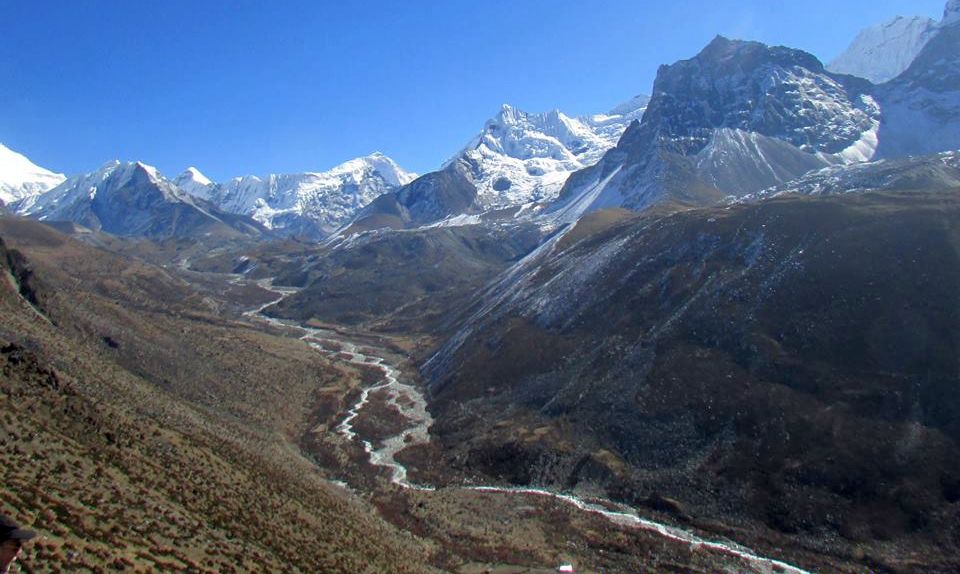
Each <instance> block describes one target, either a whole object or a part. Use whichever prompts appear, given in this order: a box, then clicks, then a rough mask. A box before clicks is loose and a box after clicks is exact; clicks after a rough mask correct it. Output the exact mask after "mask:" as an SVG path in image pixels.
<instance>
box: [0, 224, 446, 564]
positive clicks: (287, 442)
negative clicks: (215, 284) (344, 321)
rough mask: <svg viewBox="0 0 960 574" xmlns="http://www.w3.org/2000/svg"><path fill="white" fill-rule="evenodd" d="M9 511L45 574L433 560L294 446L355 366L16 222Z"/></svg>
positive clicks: (7, 297)
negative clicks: (327, 394) (317, 404)
mask: <svg viewBox="0 0 960 574" xmlns="http://www.w3.org/2000/svg"><path fill="white" fill-rule="evenodd" d="M0 237H2V238H3V239H4V242H5V243H6V245H5V246H4V247H2V248H0V265H2V267H3V272H2V275H0V318H2V319H0V383H2V385H0V413H2V415H0V428H2V431H0V436H2V437H3V438H2V439H0V441H2V448H0V457H2V458H0V480H2V482H3V484H4V488H3V489H2V491H0V511H2V512H4V513H7V514H10V515H13V516H15V517H16V518H17V519H19V520H20V521H21V522H23V523H25V524H28V525H31V527H33V528H35V529H37V530H38V531H39V532H40V533H41V534H42V538H40V539H39V540H38V541H37V542H36V543H35V544H34V546H33V548H32V550H31V552H30V553H28V555H27V556H26V557H25V558H24V563H23V570H24V571H28V572H84V571H89V572H105V571H113V570H120V571H124V570H126V571H138V572H162V571H168V572H254V571H271V572H273V571H275V572H310V573H313V572H384V571H388V570H389V571H404V572H423V571H428V570H430V568H429V567H428V566H426V560H427V558H428V552H427V550H426V548H425V546H424V545H423V543H421V542H419V541H417V540H416V539H414V538H413V537H410V536H407V535H405V534H402V533H400V532H399V531H398V530H396V529H395V528H393V527H391V526H390V525H388V524H387V523H385V522H383V521H382V520H381V519H380V518H379V517H378V516H377V515H376V514H375V512H374V511H373V510H372V509H371V508H369V507H367V506H366V505H364V504H362V503H360V502H358V500H357V499H356V498H354V497H350V496H347V495H346V493H345V492H344V491H342V490H340V489H339V488H338V487H335V486H331V485H330V484H329V483H328V482H326V481H325V480H323V476H322V474H321V471H320V470H319V469H318V468H317V467H316V466H314V465H313V464H312V463H311V462H310V461H308V460H306V459H304V458H303V456H302V455H301V454H300V453H299V450H298V449H297V448H295V446H293V445H294V444H296V441H297V440H299V437H300V434H301V433H302V432H303V428H304V425H305V424H306V421H307V416H308V415H309V413H310V410H311V408H312V404H313V402H314V399H315V397H317V396H318V394H319V393H322V392H323V391H324V390H326V391H330V390H331V389H340V390H339V392H340V393H341V394H346V393H347V392H348V391H349V389H350V387H351V386H353V385H356V384H357V382H358V378H357V376H356V375H355V374H352V373H349V372H346V371H340V370H338V369H336V368H334V367H332V366H331V365H329V364H327V363H325V362H324V361H322V360H321V359H320V358H319V357H318V355H317V354H316V353H315V352H312V351H310V350H309V349H308V348H307V347H306V346H305V345H303V344H302V343H299V342H297V341H295V340H291V339H288V338H284V337H277V336H271V335H269V334H265V333H262V332H258V331H256V330H254V329H251V328H249V327H245V326H242V325H239V324H236V323H230V322H227V321H224V320H222V319H220V318H218V317H217V316H216V315H215V314H214V313H213V312H212V310H211V309H212V308H215V307H216V305H215V303H214V302H212V301H210V300H208V299H205V298H204V297H203V296H201V295H198V294H197V293H196V292H194V291H193V290H192V289H190V287H189V286H187V285H185V284H184V283H182V282H181V281H179V280H177V279H176V278H174V277H172V276H170V275H168V274H167V273H166V272H164V271H163V270H161V269H159V268H155V267H151V266H148V265H145V264H142V263H139V262H137V261H136V260H132V259H127V258H124V257H118V256H114V255H111V254H108V253H105V252H103V251H99V250H96V249H93V248H90V247H87V246H85V245H82V244H79V243H77V242H75V241H72V240H69V239H67V238H66V237H64V236H62V235H60V234H58V233H56V232H54V231H52V230H50V229H49V228H46V227H44V226H42V225H39V224H36V223H30V222H23V221H18V220H3V221H2V222H0Z"/></svg>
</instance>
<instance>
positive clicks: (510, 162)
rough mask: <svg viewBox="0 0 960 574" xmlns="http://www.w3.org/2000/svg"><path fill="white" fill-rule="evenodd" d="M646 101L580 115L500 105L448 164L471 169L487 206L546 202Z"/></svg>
mask: <svg viewBox="0 0 960 574" xmlns="http://www.w3.org/2000/svg"><path fill="white" fill-rule="evenodd" d="M648 101H649V98H647V97H645V96H637V97H635V98H633V99H631V100H630V101H629V102H626V103H624V104H621V105H619V106H617V107H616V108H614V109H613V110H612V111H610V112H609V113H607V114H597V115H593V116H585V117H579V118H575V117H570V116H567V115H566V114H564V113H563V112H561V111H559V110H553V111H551V112H546V113H540V114H533V113H527V112H524V111H521V110H518V109H516V108H513V107H511V106H509V105H507V104H504V105H503V107H502V108H501V109H500V113H499V114H497V115H496V116H495V117H494V118H492V119H490V120H488V121H487V122H486V124H485V125H484V128H483V131H482V132H481V133H479V134H478V135H477V136H476V137H475V138H474V139H473V140H471V141H470V142H469V143H468V144H467V146H466V147H465V148H464V149H463V150H462V151H461V152H460V153H459V154H457V156H456V157H455V158H454V159H453V160H451V162H452V161H457V160H461V161H463V162H465V163H466V164H467V165H469V166H470V167H471V170H472V172H473V173H472V175H473V181H474V184H475V185H476V187H477V196H478V197H477V198H478V201H479V203H480V205H481V206H483V207H485V208H498V207H506V206H515V205H522V204H525V203H529V202H533V201H549V200H552V199H554V198H556V196H557V194H558V193H559V192H560V189H561V188H562V187H563V184H564V183H565V182H566V180H567V177H569V175H570V174H571V173H573V172H575V171H577V170H580V169H583V168H585V167H588V166H591V165H593V164H595V163H596V162H597V161H598V160H599V159H600V158H601V157H603V154H604V153H606V152H607V150H609V149H610V148H612V147H613V146H615V145H616V144H617V141H618V140H619V139H620V136H621V135H623V132H624V130H626V129H627V126H629V125H630V123H631V122H633V121H634V120H639V119H640V118H641V117H642V116H643V112H644V110H645V109H646V106H647V102H648ZM448 165H449V162H448Z"/></svg>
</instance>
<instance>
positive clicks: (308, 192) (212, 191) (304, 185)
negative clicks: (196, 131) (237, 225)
mask: <svg viewBox="0 0 960 574" xmlns="http://www.w3.org/2000/svg"><path fill="white" fill-rule="evenodd" d="M415 177H416V174H413V173H410V172H408V171H406V170H404V169H403V168H401V167H400V166H399V165H397V163H396V162H395V161H393V160H392V159H390V158H389V157H387V156H386V155H384V154H382V153H380V152H375V153H372V154H370V155H368V156H366V157H361V158H356V159H352V160H350V161H347V162H344V163H342V164H340V165H338V166H336V167H334V168H333V169H330V170H328V171H324V172H306V173H294V174H271V175H267V176H264V177H257V176H254V175H248V176H243V177H235V178H233V179H231V180H229V181H227V182H224V183H221V184H215V183H212V182H211V181H210V180H209V179H207V177H206V176H204V175H203V174H202V173H200V171H199V170H197V169H196V168H189V169H187V170H186V171H185V172H184V173H182V174H180V175H179V176H178V177H177V178H176V179H175V180H174V183H176V185H177V186H179V187H180V188H181V189H182V190H183V191H185V192H187V193H189V194H191V195H193V196H195V197H200V198H201V199H205V200H208V201H210V202H212V203H213V204H215V205H216V206H218V207H219V208H220V209H222V210H223V211H226V212H228V213H235V214H239V215H248V216H251V217H253V218H254V219H256V220H257V221H259V222H260V223H262V224H264V225H265V226H266V227H268V228H271V229H274V230H278V231H280V232H282V233H286V234H290V235H305V236H313V237H323V236H325V235H326V234H328V233H330V232H332V231H333V230H335V229H336V228H337V227H339V226H340V225H342V224H343V223H345V222H346V221H348V220H349V219H350V218H351V217H353V215H354V214H355V213H356V212H357V211H358V210H359V209H360V208H362V207H363V206H365V205H367V204H368V203H370V202H371V201H373V200H374V199H375V198H376V197H377V196H379V195H381V194H383V193H386V192H388V191H391V190H393V189H395V188H397V187H400V186H402V185H405V184H407V183H410V182H411V181H413V179H414V178H415Z"/></svg>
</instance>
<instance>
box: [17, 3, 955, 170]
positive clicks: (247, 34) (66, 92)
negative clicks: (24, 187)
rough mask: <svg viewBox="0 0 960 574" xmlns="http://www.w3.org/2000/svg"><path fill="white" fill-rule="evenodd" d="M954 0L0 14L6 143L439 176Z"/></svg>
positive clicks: (188, 7)
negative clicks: (740, 44) (520, 114)
mask: <svg viewBox="0 0 960 574" xmlns="http://www.w3.org/2000/svg"><path fill="white" fill-rule="evenodd" d="M944 4H945V0H888V1H885V0H842V1H838V0H832V1H826V0H803V1H789V2H788V1H783V0H710V1H700V0H695V1H687V2H664V1H662V0H658V1H648V0H603V1H600V0H552V1H551V0H512V1H507V0H470V1H466V0H433V1H426V0H403V1H399V0H389V1H387V0H367V1H362V2H361V1H349V0H341V1H339V2H329V1H326V0H263V1H249V0H59V1H50V0H0V31H2V33H0V142H3V143H5V144H6V145H8V146H9V147H12V148H13V149H16V150H18V151H20V152H22V153H25V154H26V155H27V156H28V157H30V158H31V159H33V160H34V161H35V162H36V163H38V164H40V165H42V166H44V167H48V168H50V169H54V170H57V171H63V172H66V173H68V174H73V173H78V172H82V171H90V170H93V169H96V168H97V167H99V166H100V165H101V164H102V163H104V162H106V161H108V160H110V159H114V158H119V159H124V160H133V159H139V160H143V161H145V162H147V163H151V164H154V165H156V166H158V167H159V168H160V170H161V171H163V172H164V173H166V174H167V175H169V176H174V175H176V174H177V173H179V172H180V171H181V170H182V169H184V168H186V167H187V166H188V165H196V166H197V167H198V168H200V170H201V171H203V172H205V173H206V174H207V175H208V176H210V177H211V178H213V179H216V180H223V179H226V178H228V177H232V176H235V175H242V174H249V173H253V174H260V175H262V174H266V173H271V172H295V171H308V170H314V171H317V170H324V169H328V168H330V167H332V166H333V165H335V164H337V163H339V162H341V161H345V160H347V159H350V158H353V157H356V156H360V155H365V154H367V153H370V152H372V151H375V150H380V151H383V152H384V153H386V154H388V155H390V156H392V157H393V158H394V159H396V160H397V161H398V162H399V163H400V164H401V165H403V166H404V167H406V168H407V169H411V170H414V171H418V172H421V173H423V172H426V171H429V170H431V169H434V168H436V167H437V166H438V165H439V164H440V163H441V162H442V161H444V160H445V159H447V158H448V157H450V156H451V155H453V154H454V153H455V152H457V151H458V150H459V148H460V147H461V146H462V145H463V144H464V143H466V141H467V140H469V138H470V137H471V136H472V135H473V134H474V133H476V132H477V131H479V130H480V129H481V127H482V125H483V122H484V121H485V120H486V119H487V118H488V117H490V116H492V115H493V114H494V113H496V111H497V110H498V109H499V106H500V104H501V103H505V102H507V103H511V104H513V105H515V106H516V107H519V108H521V109H524V110H529V111H545V110H549V109H552V108H559V109H561V110H563V111H565V112H567V113H569V114H586V113H594V112H602V111H605V110H607V109H609V108H611V107H613V106H614V105H616V104H617V103H619V102H620V101H623V100H626V99H628V98H630V97H631V96H633V95H635V94H637V93H648V92H649V90H650V88H651V85H652V83H653V79H654V77H655V75H656V70H657V66H658V65H660V64H664V63H671V62H674V61H676V60H678V59H683V58H689V57H691V56H693V55H694V54H696V53H697V52H698V51H699V50H700V48H701V47H703V46H704V45H705V44H706V43H707V42H709V41H710V40H711V39H712V38H713V36H714V35H716V34H718V33H722V34H724V35H726V36H730V37H735V38H745V39H755V40H761V41H764V42H767V43H772V44H783V45H788V46H793V47H797V48H802V49H805V50H808V51H810V52H812V53H814V54H815V55H817V56H818V57H820V58H821V59H822V60H824V61H829V60H830V59H831V58H833V57H834V56H836V55H837V54H838V53H839V52H840V51H842V49H843V48H844V47H845V46H846V45H847V44H848V43H849V42H850V40H852V39H853V37H854V36H855V35H856V33H857V31H859V29H861V28H862V27H864V26H867V25H870V24H876V23H879V22H882V21H885V20H887V19H889V18H892V17H894V16H896V15H907V16H912V15H923V16H932V17H936V18H938V19H939V17H940V15H941V13H942V10H943V5H944Z"/></svg>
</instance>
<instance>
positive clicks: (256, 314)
mask: <svg viewBox="0 0 960 574" xmlns="http://www.w3.org/2000/svg"><path fill="white" fill-rule="evenodd" d="M258 284H259V285H260V286H261V287H263V288H264V289H268V290H270V291H273V292H274V293H276V294H277V295H279V298H278V299H276V300H274V301H271V302H269V303H266V304H264V305H262V306H260V307H259V308H257V309H254V310H252V311H248V312H246V313H245V314H244V315H246V316H248V317H253V318H257V319H259V320H262V321H265V322H267V323H269V324H271V325H274V326H278V327H285V328H296V329H298V330H301V331H303V332H304V333H305V334H304V335H303V336H301V337H300V339H301V340H303V341H305V342H306V343H308V344H309V345H310V346H311V347H313V348H314V349H316V350H317V351H319V352H321V353H323V354H325V355H328V356H334V357H339V358H345V360H346V361H347V362H349V363H352V364H355V365H365V366H372V367H375V368H378V369H380V370H381V371H382V372H383V379H382V382H380V383H379V384H376V385H374V386H371V387H367V388H365V389H363V390H362V392H361V394H360V398H359V399H358V400H357V402H356V403H355V404H354V405H353V406H352V407H351V408H350V409H349V410H348V411H347V413H346V417H344V419H343V421H341V422H340V424H339V425H337V427H336V432H337V433H338V434H340V435H341V436H342V437H344V438H345V439H346V440H348V441H354V440H360V441H361V444H362V445H363V449H364V451H365V452H366V453H367V455H368V456H369V460H370V464H372V465H374V466H379V467H383V468H387V469H389V471H390V473H391V482H393V484H396V485H398V486H400V487H402V488H408V489H413V490H420V491H433V490H437V487H434V486H429V485H422V484H415V483H412V482H410V481H409V480H408V478H407V469H406V467H404V466H403V465H402V464H400V463H399V462H397V461H396V458H395V457H396V455H397V453H399V452H400V451H401V450H403V449H405V448H407V447H409V446H414V445H418V444H426V443H428V442H429V441H430V435H429V433H428V429H429V428H430V425H431V424H432V423H433V418H432V417H431V416H430V412H429V411H428V410H427V401H426V399H425V397H424V396H423V393H422V392H421V391H420V390H419V389H418V388H416V387H415V386H413V385H410V384H406V383H404V382H402V381H401V379H400V371H399V370H398V369H397V368H396V367H394V366H393V365H390V364H389V363H388V362H387V361H386V360H385V359H384V358H383V357H378V356H374V355H368V354H366V353H364V352H363V350H372V348H371V347H370V346H369V345H362V347H363V350H361V346H360V345H356V344H354V343H351V342H349V341H344V340H343V338H342V337H341V336H340V335H339V334H337V333H333V332H331V331H327V330H323V329H315V328H311V327H306V326H301V325H298V324H294V323H288V322H285V321H282V320H279V319H275V318H273V317H268V316H266V315H264V314H263V310H264V309H266V308H267V307H269V306H271V305H274V304H276V303H278V302H280V301H282V300H283V299H284V298H285V297H287V296H289V295H291V294H293V293H295V292H296V290H294V289H285V288H281V287H274V286H273V285H272V284H271V282H270V281H269V280H263V281H260V282H258ZM325 344H326V345H325ZM331 349H337V350H331ZM378 392H385V393H386V395H387V402H388V404H390V405H392V406H394V407H396V408H397V410H398V411H399V412H400V414H401V415H402V416H403V418H404V421H405V424H406V425H407V426H406V428H404V429H403V431H402V432H400V433H399V434H397V435H395V436H392V437H389V438H388V439H386V440H384V441H382V446H381V447H380V448H375V447H374V445H373V443H371V442H370V441H368V440H366V439H364V438H363V437H361V436H359V435H358V434H357V432H356V431H355V430H354V426H353V425H354V421H355V420H356V418H357V417H358V416H359V415H360V412H361V411H362V410H363V408H364V407H365V406H367V405H368V404H369V402H370V396H371V394H373V393H378ZM444 488H456V489H460V490H472V491H478V492H487V493H497V494H504V495H529V496H541V497H546V498H552V499H554V500H559V501H561V502H564V503H566V504H569V505H571V506H573V507H575V508H577V509H579V510H581V511H583V512H589V513H592V514H596V515H599V516H602V517H603V518H605V519H607V520H608V521H610V522H611V523H614V524H617V525H620V526H624V527H629V528H636V529H640V530H645V531H649V532H654V533H656V534H658V535H660V536H662V537H664V538H667V539H670V540H674V541H676V542H681V543H683V544H686V545H688V546H690V547H691V548H694V549H702V550H706V551H711V552H715V553H717V554H721V555H726V556H730V557H736V558H739V559H742V560H744V561H745V562H747V563H749V564H750V566H751V567H752V568H753V569H754V570H755V571H756V572H758V573H760V574H775V573H777V574H780V573H782V574H813V573H812V572H809V571H807V570H803V569H800V568H797V567H796V566H793V565H791V564H787V563H786V562H781V561H779V560H775V559H772V558H766V557H763V556H760V555H759V554H757V553H755V552H754V551H752V550H751V549H749V548H746V547H743V546H740V545H739V544H736V543H735V542H731V541H715V540H707V539H704V538H701V537H700V536H698V535H696V534H694V533H692V532H688V531H686V530H683V529H681V528H677V527H675V526H669V525H666V524H661V523H659V522H655V521H652V520H648V519H646V518H643V517H641V516H639V515H638V514H637V512H636V511H635V510H634V509H633V508H630V507H627V506H625V505H622V504H618V503H615V502H612V501H605V502H606V504H605V505H601V504H597V503H592V502H587V501H585V500H583V499H581V498H578V497H576V496H573V495H571V494H565V493H559V492H553V491H550V490H546V489H542V488H530V487H509V486H506V487H505V486H452V487H444ZM610 508H617V509H618V510H610Z"/></svg>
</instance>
